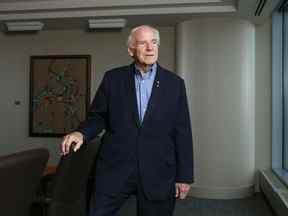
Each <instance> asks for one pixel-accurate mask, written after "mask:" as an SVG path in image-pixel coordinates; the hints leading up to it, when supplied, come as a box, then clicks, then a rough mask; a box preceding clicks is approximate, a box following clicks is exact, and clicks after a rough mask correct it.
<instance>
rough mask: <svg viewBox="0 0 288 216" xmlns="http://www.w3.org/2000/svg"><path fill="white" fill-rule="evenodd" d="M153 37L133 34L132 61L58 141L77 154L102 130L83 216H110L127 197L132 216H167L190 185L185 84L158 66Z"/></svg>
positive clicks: (109, 75) (111, 74) (146, 30)
mask: <svg viewBox="0 0 288 216" xmlns="http://www.w3.org/2000/svg"><path fill="white" fill-rule="evenodd" d="M159 44H160V37H159V32H158V30H156V29H155V28H153V27H150V26H139V27H136V28H134V29H133V30H132V31H131V33H130V35H129V38H128V53H129V55H130V56H131V57H132V58H133V59H134V62H133V63H132V64H131V65H129V66H123V67H120V68H116V69H113V70H110V71H108V72H106V73H105V75H104V78H103V80H102V83H101V85H100V87H99V89H98V90H97V93H96V95H95V98H94V100H93V103H92V105H91V108H90V111H89V114H88V118H87V120H86V121H84V122H83V123H82V124H81V125H80V126H79V128H78V129H77V130H76V131H75V132H73V133H70V134H68V135H66V136H65V137H64V140H63V142H62V153H63V154H67V153H68V152H69V150H70V148H71V144H72V143H75V145H74V149H73V150H74V151H77V150H78V149H79V148H80V147H81V145H82V144H83V143H85V142H86V143H88V142H89V141H90V140H91V139H93V138H94V137H95V136H96V135H97V134H99V133H100V132H101V131H102V130H103V129H105V134H104V135H103V137H102V146H101V149H100V152H99V158H98V161H97V166H96V178H95V193H94V196H93V199H92V202H91V205H90V213H89V215H90V216H113V215H115V214H116V213H117V211H118V210H119V209H120V208H121V206H122V205H123V203H124V202H125V201H126V200H127V199H128V197H129V196H130V195H131V194H135V195H136V198H137V212H138V215H139V216H169V215H170V216H171V215H173V210H174V206H175V199H176V198H179V199H184V198H185V197H186V195H187V193H188V191H189V188H190V184H191V183H192V182H193V157H192V155H193V154H192V134H191V126H190V117H189V111H188V106H187V99H186V93H185V86H184V81H183V80H182V79H181V78H179V77H178V76H177V75H175V74H174V73H171V72H170V71H168V70H166V69H164V68H162V67H161V66H160V65H159V64H158V63H157V59H158V48H159Z"/></svg>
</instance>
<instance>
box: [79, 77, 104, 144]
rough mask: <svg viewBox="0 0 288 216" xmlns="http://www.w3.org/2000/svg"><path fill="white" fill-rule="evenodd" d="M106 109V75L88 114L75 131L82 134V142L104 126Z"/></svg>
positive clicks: (90, 138) (97, 132) (91, 137)
mask: <svg viewBox="0 0 288 216" xmlns="http://www.w3.org/2000/svg"><path fill="white" fill-rule="evenodd" d="M107 109H108V75H107V73H105V75H104V78H103V80H102V82H101V84H100V86H99V88H98V90H97V92H96V94H95V97H94V99H93V102H92V104H91V106H90V108H89V111H88V115H87V118H86V120H85V121H83V122H82V123H81V124H80V125H79V127H78V128H77V129H76V131H79V132H81V133H82V134H83V135H84V142H85V143H88V142H89V141H90V140H92V139H93V138H95V137H96V136H97V135H98V134H99V133H100V132H101V131H102V130H103V129H105V128H106V122H107V121H106V120H107Z"/></svg>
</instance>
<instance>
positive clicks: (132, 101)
mask: <svg viewBox="0 0 288 216" xmlns="http://www.w3.org/2000/svg"><path fill="white" fill-rule="evenodd" d="M126 82H127V83H126V86H127V96H128V98H127V100H128V107H130V109H131V113H132V118H133V119H134V121H135V123H136V126H137V127H138V128H139V127H141V124H140V120H139V115H138V107H137V97H136V88H135V78H134V64H131V65H130V66H129V67H128V71H127V79H126Z"/></svg>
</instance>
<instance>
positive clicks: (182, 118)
mask: <svg viewBox="0 0 288 216" xmlns="http://www.w3.org/2000/svg"><path fill="white" fill-rule="evenodd" d="M179 95H180V96H179V104H178V113H177V119H176V124H175V133H174V135H175V137H174V138H175V146H176V165H177V172H176V182H179V183H180V182H182V183H192V182H193V181H194V169H193V141H192V131H191V123H190V115H189V109H188V103H187V96H186V89H185V84H184V80H183V79H181V82H180V94H179Z"/></svg>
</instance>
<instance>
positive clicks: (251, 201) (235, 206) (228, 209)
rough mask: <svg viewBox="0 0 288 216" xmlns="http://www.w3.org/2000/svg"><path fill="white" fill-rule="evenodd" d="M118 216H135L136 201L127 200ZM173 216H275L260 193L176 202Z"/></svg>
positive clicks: (188, 199)
mask: <svg viewBox="0 0 288 216" xmlns="http://www.w3.org/2000/svg"><path fill="white" fill-rule="evenodd" d="M119 216H136V201H135V199H131V200H129V202H127V203H126V204H125V205H124V206H123V208H122V209H121V211H120V214H119ZM174 216H276V215H275V214H274V213H273V212H272V210H271V208H270V206H269V204H267V202H266V200H265V199H264V197H263V195H262V194H261V193H256V194H255V195H254V196H252V197H249V198H245V199H233V200H210V199H196V198H191V197H189V198H187V199H186V200H181V201H177V203H176V208H175V214H174Z"/></svg>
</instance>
